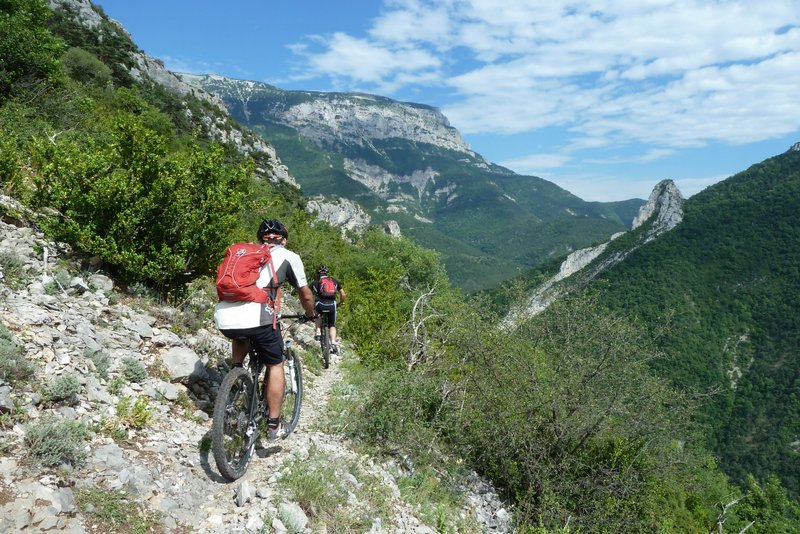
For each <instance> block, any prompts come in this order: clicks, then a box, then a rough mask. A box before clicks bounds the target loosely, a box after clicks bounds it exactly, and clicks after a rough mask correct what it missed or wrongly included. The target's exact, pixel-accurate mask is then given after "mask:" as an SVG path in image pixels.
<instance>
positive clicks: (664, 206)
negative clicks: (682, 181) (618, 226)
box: [632, 180, 683, 241]
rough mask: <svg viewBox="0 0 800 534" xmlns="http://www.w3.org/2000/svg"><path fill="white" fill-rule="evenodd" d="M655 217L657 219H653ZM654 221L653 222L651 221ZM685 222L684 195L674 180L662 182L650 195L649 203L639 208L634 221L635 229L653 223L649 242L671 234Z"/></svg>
mask: <svg viewBox="0 0 800 534" xmlns="http://www.w3.org/2000/svg"><path fill="white" fill-rule="evenodd" d="M653 215H655V219H653ZM651 219H652V221H651ZM682 220H683V195H681V192H680V191H679V190H678V188H677V186H676V185H675V182H673V181H672V180H662V181H660V182H658V183H657V184H656V186H655V187H654V188H653V191H652V192H651V193H650V198H649V199H648V200H647V203H646V204H645V205H644V206H642V207H641V208H639V213H637V215H636V217H634V219H633V225H632V226H633V229H634V230H635V229H636V228H639V227H640V226H642V225H643V224H644V223H645V222H647V221H651V223H652V227H651V229H650V231H649V236H648V239H647V241H650V240H651V239H655V238H656V237H658V236H659V235H661V234H663V233H664V232H669V231H670V230H672V229H673V228H675V227H676V226H677V225H678V224H680V222H681V221H682Z"/></svg>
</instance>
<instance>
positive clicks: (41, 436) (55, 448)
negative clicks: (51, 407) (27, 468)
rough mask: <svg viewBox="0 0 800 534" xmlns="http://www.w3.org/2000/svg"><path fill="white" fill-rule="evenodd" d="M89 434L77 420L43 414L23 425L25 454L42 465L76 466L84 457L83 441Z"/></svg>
mask: <svg viewBox="0 0 800 534" xmlns="http://www.w3.org/2000/svg"><path fill="white" fill-rule="evenodd" d="M89 436H90V433H89V430H88V428H87V426H86V425H85V424H84V423H82V422H80V421H73V420H69V419H57V418H54V417H45V418H43V419H41V420H39V421H37V422H35V423H31V424H29V425H27V426H26V427H25V445H26V446H27V448H28V453H29V454H30V455H31V456H33V457H35V458H37V459H38V460H39V461H40V462H41V464H42V465H44V466H45V467H52V466H56V465H60V464H63V463H67V464H70V465H73V466H76V465H79V464H80V463H81V462H82V461H83V460H84V458H85V457H86V451H85V450H84V443H85V441H86V440H87V439H88V438H89Z"/></svg>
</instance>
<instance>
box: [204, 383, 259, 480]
mask: <svg viewBox="0 0 800 534" xmlns="http://www.w3.org/2000/svg"><path fill="white" fill-rule="evenodd" d="M253 386H254V384H253V379H252V377H251V376H250V373H249V372H248V371H247V369H244V368H243V367H234V368H233V369H231V370H230V372H228V374H227V375H225V378H224V379H223V380H222V384H221V385H220V387H219V391H218V392H217V399H216V401H215V402H214V418H213V420H212V424H211V444H212V450H213V451H214V460H216V462H217V467H218V468H219V471H220V473H222V476H224V477H225V478H227V479H228V480H231V481H233V480H236V479H237V478H239V477H241V476H242V475H244V473H245V471H247V466H248V464H249V463H250V459H251V458H252V457H253V450H254V448H255V444H256V438H257V437H258V429H257V426H256V422H255V420H254V418H253V416H254V415H255V414H254V413H253V414H252V415H251V407H252V406H253V403H254V401H255V399H253V398H252V397H253V395H254V392H255V388H254V387H253ZM253 412H255V410H253Z"/></svg>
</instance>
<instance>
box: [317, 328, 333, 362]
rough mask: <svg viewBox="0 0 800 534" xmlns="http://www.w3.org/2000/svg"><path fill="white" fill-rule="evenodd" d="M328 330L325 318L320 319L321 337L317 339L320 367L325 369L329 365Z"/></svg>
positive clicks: (329, 342)
mask: <svg viewBox="0 0 800 534" xmlns="http://www.w3.org/2000/svg"><path fill="white" fill-rule="evenodd" d="M329 336H330V330H329V329H328V321H327V317H323V318H322V335H321V336H320V338H319V343H320V346H321V347H322V367H323V368H324V369H327V368H328V367H330V365H331V340H330V337H329Z"/></svg>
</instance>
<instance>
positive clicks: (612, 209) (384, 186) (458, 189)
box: [180, 74, 642, 291]
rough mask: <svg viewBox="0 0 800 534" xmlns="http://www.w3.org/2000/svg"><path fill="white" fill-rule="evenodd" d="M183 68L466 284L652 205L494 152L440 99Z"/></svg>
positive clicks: (593, 235)
mask: <svg viewBox="0 0 800 534" xmlns="http://www.w3.org/2000/svg"><path fill="white" fill-rule="evenodd" d="M180 76H181V78H182V79H183V80H184V81H186V82H188V83H192V84H194V85H196V86H197V87H200V88H202V89H204V90H205V91H208V92H211V93H214V94H216V95H217V96H219V97H220V98H221V99H222V100H223V101H224V102H225V104H226V105H227V106H228V109H229V110H230V113H231V115H232V116H233V117H234V118H236V119H237V120H238V121H240V122H241V123H242V124H244V125H247V126H249V127H250V128H252V129H253V130H254V131H256V132H258V133H259V134H260V135H261V136H262V137H263V138H264V139H267V140H268V141H269V142H270V143H271V144H272V145H274V146H275V147H276V149H277V151H278V153H279V154H280V155H281V158H282V159H283V161H284V162H286V164H287V165H288V166H289V168H290V169H291V170H292V173H293V174H294V175H295V176H296V177H297V181H298V183H299V184H300V185H301V186H302V188H303V191H304V192H305V193H306V194H309V195H322V196H325V197H328V198H332V199H335V198H337V197H345V198H348V199H350V200H352V201H355V202H357V203H359V204H360V205H361V206H363V207H364V209H365V210H366V211H367V212H368V213H369V215H370V217H371V220H372V221H373V222H374V223H379V224H380V223H383V222H385V221H388V220H393V221H396V222H397V223H398V224H399V227H400V230H401V231H402V232H403V233H404V234H406V235H408V236H410V237H412V238H413V239H414V240H415V241H417V242H418V243H420V244H422V245H424V246H426V247H430V248H433V249H435V250H437V251H439V252H441V253H442V255H443V259H444V261H445V264H446V266H447V270H448V273H449V274H450V276H451V278H452V279H453V280H454V281H455V283H456V284H457V285H459V286H461V287H462V288H464V289H466V290H470V291H471V290H475V289H481V288H486V287H489V286H491V285H494V284H495V283H497V282H500V281H502V280H504V279H506V278H508V277H510V276H513V275H514V274H516V273H517V272H518V270H520V269H524V268H529V267H530V266H533V265H537V264H541V263H542V262H544V261H547V260H548V259H549V258H552V257H558V256H562V255H564V254H566V253H568V252H570V251H572V250H575V249H577V248H582V247H585V246H587V245H590V244H592V243H594V242H597V241H600V240H604V239H606V238H608V236H610V235H611V234H613V233H615V232H619V231H621V230H624V229H626V228H627V227H629V226H630V223H631V220H632V217H633V214H634V212H635V210H636V209H637V208H638V206H640V205H641V204H642V201H640V200H631V201H626V202H621V203H612V204H604V203H597V202H593V203H588V202H584V201H583V200H581V199H580V198H578V197H576V196H574V195H572V194H571V193H569V192H568V191H565V190H564V189H561V188H560V187H558V186H556V185H555V184H553V183H551V182H548V181H546V180H543V179H541V178H537V177H535V176H520V175H517V174H515V173H513V172H512V171H510V170H508V169H505V168H503V167H500V166H498V165H494V164H492V163H490V162H487V161H486V160H485V159H484V158H483V157H481V156H480V155H479V154H476V153H475V152H474V151H472V150H471V149H470V148H469V146H468V145H467V144H466V143H465V142H464V141H463V139H462V138H461V136H460V134H459V133H458V131H457V130H456V129H454V128H453V127H452V126H451V125H450V124H449V122H448V121H447V119H446V117H444V116H443V115H442V114H441V113H440V112H438V111H437V110H436V109H434V108H431V107H430V106H425V105H421V104H413V103H403V102H397V101H394V100H391V99H388V98H384V97H379V96H373V95H366V94H357V93H319V92H308V91H284V90H281V89H279V88H276V87H273V86H270V85H267V84H264V83H258V82H252V81H243V80H232V79H227V78H222V77H219V76H194V75H187V74H182V75H180ZM498 256H501V257H502V258H503V261H502V262H499V263H498V262H497V261H496V260H495V258H496V257H498Z"/></svg>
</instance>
